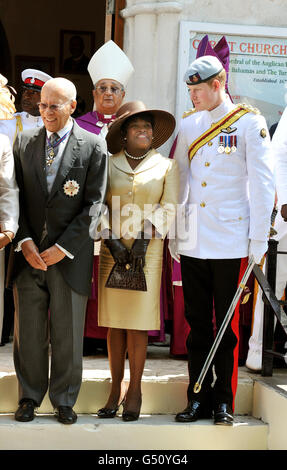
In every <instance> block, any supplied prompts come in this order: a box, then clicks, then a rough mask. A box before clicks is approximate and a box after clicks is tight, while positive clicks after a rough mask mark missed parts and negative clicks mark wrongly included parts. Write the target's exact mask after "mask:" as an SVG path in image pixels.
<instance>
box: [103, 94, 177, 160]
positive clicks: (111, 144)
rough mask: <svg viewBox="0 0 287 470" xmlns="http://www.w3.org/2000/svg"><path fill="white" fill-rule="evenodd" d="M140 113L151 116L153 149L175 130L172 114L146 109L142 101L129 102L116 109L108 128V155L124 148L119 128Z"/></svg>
mask: <svg viewBox="0 0 287 470" xmlns="http://www.w3.org/2000/svg"><path fill="white" fill-rule="evenodd" d="M141 113H149V114H151V115H152V116H153V119H154V126H153V145H152V146H153V148H158V147H160V146H161V145H163V144H164V143H165V142H166V141H167V139H168V138H169V137H170V136H171V134H172V133H173V131H174V128H175V118H174V117H173V115H172V114H170V113H169V112H167V111H162V110H160V109H148V108H147V107H146V105H145V104H144V103H143V102H142V101H130V102H128V103H125V104H123V105H122V106H121V107H120V108H119V109H118V111H117V113H116V118H115V120H114V121H113V122H112V124H111V125H110V127H109V131H108V134H107V136H106V141H107V146H108V150H109V152H110V153H118V152H119V151H120V150H121V149H122V148H123V146H124V140H123V136H122V133H121V128H122V126H123V124H124V123H125V121H126V120H127V119H128V118H130V117H131V116H137V115H138V114H141Z"/></svg>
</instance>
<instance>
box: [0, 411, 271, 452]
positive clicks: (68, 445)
mask: <svg viewBox="0 0 287 470" xmlns="http://www.w3.org/2000/svg"><path fill="white" fill-rule="evenodd" d="M267 434H268V426H267V425H266V424H263V423H262V422H261V421H259V420H256V419H254V418H252V417H250V416H244V417H242V416H237V417H236V418H235V422H234V425H233V426H228V427H227V426H215V425H214V424H213V421H212V420H200V421H197V422H195V423H189V424H183V423H176V422H175V421H174V416H173V415H147V414H141V416H140V418H139V420H138V421H134V422H130V423H129V422H123V421H122V420H121V417H120V416H117V417H116V418H114V419H110V420H103V419H99V418H98V417H96V416H93V415H79V416H78V421H77V422H76V423H75V424H73V425H64V424H60V423H58V421H57V420H56V418H55V417H54V416H53V415H48V414H45V415H38V416H37V417H36V418H35V419H34V420H33V421H32V422H29V423H19V422H16V421H15V420H14V417H13V415H9V414H8V415H0V450H110V451H112V450H145V449H149V450H173V449H177V450H266V449H267Z"/></svg>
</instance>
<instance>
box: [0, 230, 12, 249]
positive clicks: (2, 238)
mask: <svg viewBox="0 0 287 470" xmlns="http://www.w3.org/2000/svg"><path fill="white" fill-rule="evenodd" d="M9 243H10V239H9V238H8V237H7V235H5V233H3V232H2V233H0V249H1V248H4V246H6V245H8V244H9Z"/></svg>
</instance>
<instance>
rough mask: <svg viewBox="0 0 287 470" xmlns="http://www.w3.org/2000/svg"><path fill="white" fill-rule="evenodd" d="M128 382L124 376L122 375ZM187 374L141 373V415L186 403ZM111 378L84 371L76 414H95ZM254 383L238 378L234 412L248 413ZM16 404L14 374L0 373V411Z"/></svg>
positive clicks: (47, 408) (46, 407)
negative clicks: (175, 375)
mask: <svg viewBox="0 0 287 470" xmlns="http://www.w3.org/2000/svg"><path fill="white" fill-rule="evenodd" d="M126 380H127V384H128V377H126ZM187 385H188V379H187V377H180V376H179V377H158V376H153V375H151V376H145V377H144V378H143V382H142V396H143V403H142V412H143V413H144V414H146V413H148V414H175V413H177V412H179V411H181V410H183V409H184V408H185V406H186V390H187ZM110 386H111V381H110V378H109V377H101V376H99V374H98V371H97V370H94V371H91V370H88V371H87V370H84V372H83V381H82V386H81V389H80V393H79V396H78V400H77V402H76V405H75V407H74V409H75V411H76V412H77V413H95V412H96V411H97V410H98V409H99V408H101V407H102V406H104V405H105V403H106V401H107V397H108V395H109V390H110ZM253 386H254V382H253V380H252V379H251V378H250V377H244V376H242V377H240V378H239V382H238V391H237V394H236V400H235V413H236V414H239V415H251V414H252V406H253ZM17 404H18V384H17V378H16V375H15V373H10V374H8V373H2V374H0V413H13V412H14V411H15V410H16V408H17ZM39 412H40V413H51V412H53V408H52V406H51V403H50V400H49V398H48V396H45V398H44V400H43V402H42V404H41V407H40V408H39Z"/></svg>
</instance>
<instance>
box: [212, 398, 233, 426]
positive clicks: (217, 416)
mask: <svg viewBox="0 0 287 470" xmlns="http://www.w3.org/2000/svg"><path fill="white" fill-rule="evenodd" d="M214 424H221V425H223V426H232V424H233V411H232V408H231V407H230V406H229V405H228V404H227V403H220V404H219V405H218V406H217V407H216V409H215V410H214Z"/></svg>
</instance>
